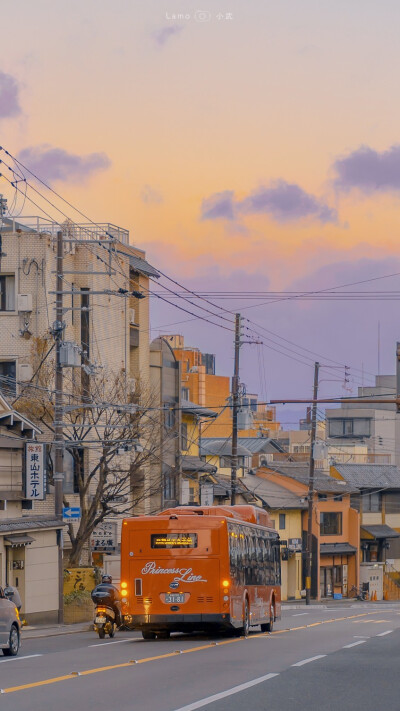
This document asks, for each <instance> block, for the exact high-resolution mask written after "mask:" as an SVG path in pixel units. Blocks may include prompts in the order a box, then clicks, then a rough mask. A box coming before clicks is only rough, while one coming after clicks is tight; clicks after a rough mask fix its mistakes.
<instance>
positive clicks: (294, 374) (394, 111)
mask: <svg viewBox="0 0 400 711" xmlns="http://www.w3.org/2000/svg"><path fill="white" fill-rule="evenodd" d="M178 15H181V16H182V15H183V18H182V17H180V18H178V17H177V16H178ZM1 25H2V33H1V35H2V38H1V48H0V57H1V62H0V144H1V145H2V146H4V147H5V148H7V150H9V151H10V152H11V153H13V154H15V155H17V156H19V157H20V158H21V160H22V161H23V162H24V163H26V164H27V165H28V166H29V167H32V169H33V170H34V171H36V172H37V173H38V174H39V175H40V177H42V178H43V179H44V180H46V181H48V182H49V183H50V184H51V185H52V186H53V187H54V188H55V189H56V190H57V191H58V192H60V193H61V194H62V195H63V196H64V197H66V198H67V199H68V200H69V201H70V202H71V203H73V204H74V205H77V206H78V207H80V208H81V209H82V210H83V211H84V212H85V213H86V214H88V215H90V217H91V218H92V219H93V220H95V221H98V222H112V223H115V224H117V225H120V226H122V227H126V228H128V229H129V230H130V235H131V242H132V243H133V244H135V245H137V246H139V247H141V248H143V249H145V250H146V253H147V256H148V259H149V261H151V263H152V264H154V266H156V267H159V268H160V269H161V270H162V271H163V272H165V273H166V274H168V275H169V276H171V277H173V278H174V279H177V280H178V281H179V282H180V283H183V284H184V285H185V286H187V287H189V288H191V289H194V290H213V291H214V290H229V291H237V290H241V289H244V290H263V291H265V290H268V289H271V290H274V291H281V290H314V289H324V288H325V289H326V288H328V287H334V286H337V285H342V284H350V283H353V282H357V281H363V280H366V279H372V278H376V277H380V276H384V275H389V274H397V273H400V257H399V253H398V242H399V239H398V235H399V230H400V211H399V195H400V98H399V97H400V95H399V90H398V67H399V64H400V44H399V41H398V38H399V29H400V4H399V2H398V0H385V2H384V3H377V2H376V0H350V1H349V0H346V2H345V1H344V0H335V1H333V0H323V1H322V2H321V0H313V1H312V0H279V1H275V2H271V1H270V0H251V1H250V2H245V0H210V1H209V0H206V1H205V2H203V1H202V2H201V3H199V4H197V3H195V4H194V3H193V2H192V0H183V1H182V0H167V1H165V2H164V0H147V1H146V2H144V1H143V0H142V1H141V2H139V1H138V0H112V2H111V0H96V1H94V0H52V2H50V1H49V0H19V2H15V1H14V0H13V1H11V0H3V2H2V11H1ZM0 157H1V155H0ZM1 172H4V171H1ZM3 183H4V181H3V182H0V192H2V191H3V192H4V193H5V194H6V195H7V197H9V198H11V197H12V194H11V192H10V190H9V189H8V187H7V184H6V183H4V184H3ZM29 212H30V213H31V214H32V213H33V214H36V213H37V210H35V209H34V208H33V207H29V208H28V206H25V213H29ZM54 215H55V216H56V213H54ZM74 218H75V219H76V215H74ZM164 283H165V284H167V282H164ZM169 286H171V284H169ZM351 288H353V289H357V288H359V289H362V290H367V289H374V290H375V289H379V290H397V289H399V276H394V277H390V278H387V279H381V280H378V281H375V282H371V283H366V284H363V285H360V286H358V287H357V286H354V287H349V289H351ZM219 303H220V304H221V305H222V306H223V307H224V308H226V309H232V310H234V311H235V310H239V311H241V312H242V313H243V315H245V316H246V317H247V318H249V319H252V320H253V321H255V322H257V324H260V325H261V326H263V327H264V328H267V329H269V330H270V331H272V332H273V333H274V334H277V336H278V337H276V336H272V335H271V334H269V338H271V339H274V341H268V340H267V334H265V332H264V336H265V337H266V338H265V341H264V344H263V346H250V345H248V346H247V345H246V346H243V349H242V356H243V358H242V368H241V377H242V380H243V381H244V382H245V383H246V384H247V386H248V388H249V390H251V391H258V392H259V393H260V394H261V395H262V396H263V397H265V396H266V395H267V396H268V397H290V396H294V397H300V396H302V395H303V396H308V395H309V394H310V390H311V386H312V364H313V361H314V360H315V359H317V358H318V359H319V360H320V361H321V362H322V363H324V364H330V365H334V363H333V362H331V361H328V360H327V359H328V358H330V359H332V361H335V362H336V363H337V364H347V365H349V366H351V367H352V369H351V378H350V380H351V382H350V383H349V384H347V387H352V388H353V393H354V392H355V388H356V386H357V384H359V382H360V381H361V378H362V377H364V381H365V383H367V382H371V374H374V373H376V372H377V368H378V322H379V323H380V335H381V342H380V370H381V372H394V363H395V345H396V340H397V339H399V340H400V318H399V313H398V312H399V308H398V306H399V304H398V302H388V301H385V302H374V301H368V302H366V303H359V302H352V301H351V302H336V303H323V302H315V303H314V302H298V301H297V302H296V301H293V300H291V301H285V302H279V303H275V304H270V305H268V306H265V305H264V306H257V307H255V308H248V307H249V306H250V305H251V303H250V302H248V301H246V302H243V301H241V300H240V299H237V300H236V301H234V302H227V301H224V302H219ZM252 303H254V302H252ZM182 305H183V306H185V307H186V308H188V309H190V306H189V305H188V304H187V303H186V304H185V302H183V303H182ZM203 305H204V306H206V307H207V308H211V307H210V306H209V305H206V304H203ZM151 308H152V325H153V326H154V335H157V334H158V333H159V332H178V333H183V334H184V335H185V338H186V342H187V343H188V344H190V345H197V346H199V347H200V348H201V349H203V350H205V351H208V352H215V353H216V354H217V365H218V366H219V371H220V372H224V373H226V374H228V373H230V372H231V369H232V338H231V334H230V333H229V332H228V331H226V330H223V329H221V328H218V327H214V326H210V324H207V323H206V322H204V321H203V322H201V321H198V320H195V321H193V320H189V319H190V315H188V314H185V313H183V312H182V311H178V310H177V309H176V308H173V307H167V306H165V305H163V306H162V307H161V306H160V305H159V304H156V303H155V300H153V299H152V301H151ZM242 310H243V311H242ZM203 315H204V316H207V314H206V313H205V312H203ZM225 316H226V314H225ZM210 318H211V317H210ZM212 320H214V321H216V320H219V319H216V318H214V319H212ZM179 321H187V322H185V323H179V324H177V325H171V326H167V324H174V323H175V322H179ZM220 323H221V324H224V323H225V325H226V323H227V322H224V321H220ZM245 323H246V325H247V326H248V327H250V324H248V323H247V322H245ZM279 337H283V338H285V339H287V341H290V342H291V345H290V344H288V342H287V341H286V342H285V341H281V340H279ZM283 346H286V348H290V351H289V350H284V348H283ZM299 346H302V347H303V348H307V349H309V350H308V351H301V350H299ZM272 348H275V349H277V350H280V351H281V352H280V353H278V352H276V350H272ZM282 351H284V353H285V355H283V353H282ZM300 354H302V355H300ZM316 354H318V356H317V355H316ZM293 358H297V359H300V360H301V361H304V363H303V362H302V363H299V362H298V360H293ZM261 361H263V363H261ZM263 368H265V371H266V374H267V387H265V386H264V384H261V382H260V376H261V374H262V372H263ZM356 369H358V370H356ZM361 370H363V371H364V376H362V375H361ZM343 373H344V370H343V368H342V369H337V370H335V369H325V370H324V371H323V373H322V375H321V377H322V379H323V380H324V383H323V384H322V388H321V391H322V393H324V394H327V395H330V394H338V395H341V394H349V392H348V391H347V390H346V391H345V390H344V389H343Z"/></svg>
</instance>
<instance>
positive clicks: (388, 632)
mask: <svg viewBox="0 0 400 711" xmlns="http://www.w3.org/2000/svg"><path fill="white" fill-rule="evenodd" d="M392 632H393V630H386V632H379V634H377V635H376V636H377V637H384V636H385V634H391V633H392Z"/></svg>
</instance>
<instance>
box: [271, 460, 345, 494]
mask: <svg viewBox="0 0 400 711" xmlns="http://www.w3.org/2000/svg"><path fill="white" fill-rule="evenodd" d="M265 469H268V470H269V471H274V472H276V473H277V474H281V475H282V476H286V477H288V478H290V479H295V480H296V481H299V482H301V483H302V484H305V485H306V486H308V480H309V476H310V468H309V466H308V464H300V463H297V462H290V463H289V462H285V463H282V464H281V463H280V462H274V463H273V464H268V466H266V467H265ZM314 490H315V491H321V492H327V493H330V492H334V493H337V494H339V493H340V494H349V493H351V492H355V491H358V489H357V487H355V486H353V485H350V484H348V483H346V482H345V481H339V480H338V479H334V478H333V477H331V476H329V474H326V473H325V472H324V471H323V470H322V469H315V472H314Z"/></svg>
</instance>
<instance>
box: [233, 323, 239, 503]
mask: <svg viewBox="0 0 400 711" xmlns="http://www.w3.org/2000/svg"><path fill="white" fill-rule="evenodd" d="M240 321H241V318H240V314H236V315H235V362H234V371H233V378H232V458H231V506H234V505H235V504H236V476H237V464H238V455H237V444H238V442H237V441H238V409H239V353H240Z"/></svg>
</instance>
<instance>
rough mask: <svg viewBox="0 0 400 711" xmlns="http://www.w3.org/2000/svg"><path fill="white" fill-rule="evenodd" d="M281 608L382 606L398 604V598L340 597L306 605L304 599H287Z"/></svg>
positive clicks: (399, 602)
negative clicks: (373, 599) (358, 598)
mask: <svg viewBox="0 0 400 711" xmlns="http://www.w3.org/2000/svg"><path fill="white" fill-rule="evenodd" d="M281 604H282V610H303V609H304V608H307V609H308V610H309V609H317V610H318V609H319V610H321V609H323V610H326V609H329V608H330V607H344V608H345V607H365V605H368V606H370V605H373V606H376V605H379V606H380V605H382V606H391V607H392V606H393V605H396V606H400V600H376V601H372V600H357V598H348V597H345V598H342V599H341V600H332V599H331V598H329V599H324V600H321V601H317V600H313V601H312V602H311V604H310V605H306V601H305V600H287V601H282V603H281Z"/></svg>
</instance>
